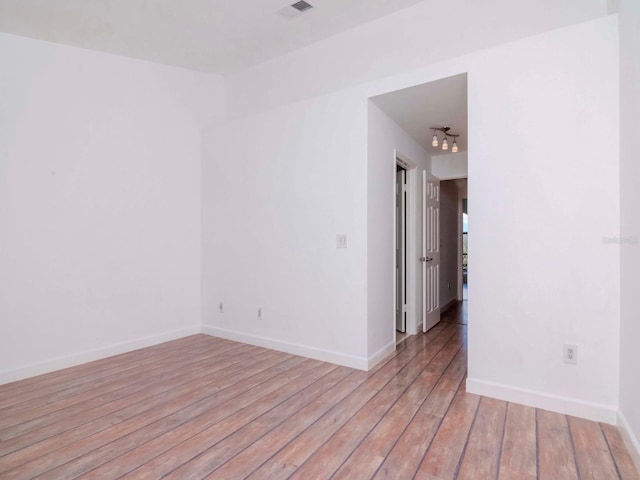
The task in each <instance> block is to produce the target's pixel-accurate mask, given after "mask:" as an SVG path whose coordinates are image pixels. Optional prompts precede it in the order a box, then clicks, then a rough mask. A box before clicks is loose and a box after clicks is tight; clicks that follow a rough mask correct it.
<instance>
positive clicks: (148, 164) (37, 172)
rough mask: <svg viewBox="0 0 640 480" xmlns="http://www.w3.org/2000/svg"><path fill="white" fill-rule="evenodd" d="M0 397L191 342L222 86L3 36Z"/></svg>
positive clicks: (121, 60)
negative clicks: (179, 339)
mask: <svg viewBox="0 0 640 480" xmlns="http://www.w3.org/2000/svg"><path fill="white" fill-rule="evenodd" d="M0 58H2V59H3V67H2V71H1V72H0V383H1V382H4V381H9V380H12V379H15V378H20V377H23V376H28V375H33V374H36V373H40V372H43V371H47V370H50V369H54V368H60V367H63V366H67V365H70V364H73V363H77V362H82V361H86V360H89V359H93V358H97V357H100V356H105V355H108V354H113V353H115V352H119V351H123V350H127V349H130V348H134V347H137V346H141V345H146V344H149V343H154V342H158V341H162V340H165V339H169V338H173V337H176V336H181V335H185V334H187V333H193V332H195V331H197V330H198V329H199V320H200V319H199V313H200V260H201V242H200V210H201V206H200V205H201V199H200V162H201V149H200V135H201V127H202V125H204V124H205V123H209V122H211V121H213V120H214V118H215V116H216V115H219V114H220V113H221V112H222V108H223V106H222V94H223V90H222V85H221V81H220V79H218V78H216V77H208V76H205V75H202V74H196V73H191V72H188V71H185V70H180V69H176V68H170V67H165V66H160V65H154V64H151V63H147V62H141V61H134V60H129V59H124V58H119V57H116V56H111V55H107V54H102V53H97V52H90V51H86V50H81V49H75V48H71V47H66V46H60V45H55V44H51V43H46V42H41V41H36V40H31V39H25V38H20V37H16V36H11V35H6V34H0Z"/></svg>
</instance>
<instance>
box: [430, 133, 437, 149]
mask: <svg viewBox="0 0 640 480" xmlns="http://www.w3.org/2000/svg"><path fill="white" fill-rule="evenodd" d="M431 146H432V147H437V146H438V136H437V135H434V136H433V140H431Z"/></svg>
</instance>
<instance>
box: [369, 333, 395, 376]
mask: <svg viewBox="0 0 640 480" xmlns="http://www.w3.org/2000/svg"><path fill="white" fill-rule="evenodd" d="M395 350H396V342H395V339H394V341H393V342H391V343H389V344H387V345H385V346H384V347H382V348H381V349H380V350H378V351H377V352H376V353H374V354H373V355H369V358H368V359H367V370H371V369H372V368H373V367H375V366H376V365H377V364H378V363H380V361H382V360H383V359H384V358H386V357H387V356H389V355H391V354H392V353H393V352H394V351H395Z"/></svg>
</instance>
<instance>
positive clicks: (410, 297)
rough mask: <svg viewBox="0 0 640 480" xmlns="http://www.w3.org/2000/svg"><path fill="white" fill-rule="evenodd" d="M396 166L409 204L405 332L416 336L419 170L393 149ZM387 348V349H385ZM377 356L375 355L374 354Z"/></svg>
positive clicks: (394, 211) (394, 333)
mask: <svg viewBox="0 0 640 480" xmlns="http://www.w3.org/2000/svg"><path fill="white" fill-rule="evenodd" d="M396 165H400V166H401V167H402V168H403V169H404V170H405V175H406V177H405V184H406V186H407V203H406V205H405V208H406V218H407V220H408V221H407V224H406V226H405V231H406V235H407V241H406V244H407V249H406V251H405V257H406V259H407V261H406V262H405V264H406V269H407V272H406V278H407V279H409V281H408V282H407V283H406V284H405V289H406V292H407V315H406V322H405V332H406V334H407V335H415V334H416V333H418V330H417V328H415V327H414V325H415V315H416V312H415V310H416V308H415V306H416V304H417V303H416V302H417V292H418V282H417V281H416V267H415V263H414V262H412V261H411V259H415V258H417V253H416V240H415V239H416V212H417V206H416V187H417V178H416V175H417V171H418V170H417V169H418V165H417V164H416V163H415V162H413V161H412V160H411V159H410V158H409V157H407V156H406V155H404V154H403V153H402V152H401V151H399V150H398V149H397V148H394V149H393V168H394V172H395V168H396ZM393 179H394V187H393V192H394V196H393V200H392V201H393V203H392V205H394V208H393V225H394V227H393V228H394V235H393V250H392V254H393V266H394V274H393V280H392V282H393V283H392V285H393V314H392V316H391V318H392V319H393V330H392V332H391V338H392V343H393V345H394V349H395V338H396V326H395V325H396V321H395V318H396V311H395V308H396V290H397V289H396V284H395V282H396V275H395V267H396V254H395V250H396V232H395V228H396V227H395V226H396V225H397V220H396V216H395V215H396V209H395V202H396V198H395V189H396V176H395V174H394V175H393ZM383 348H386V347H383ZM374 355H375V354H374Z"/></svg>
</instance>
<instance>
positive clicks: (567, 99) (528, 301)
mask: <svg viewBox="0 0 640 480" xmlns="http://www.w3.org/2000/svg"><path fill="white" fill-rule="evenodd" d="M617 35H618V30H617V18H616V17H615V16H613V17H608V18H606V19H603V20H599V21H595V22H589V23H586V24H582V25H579V26H575V27H571V28H566V29H562V30H558V31H555V32H551V33H549V34H545V35H541V36H538V37H535V38H532V39H528V40H523V41H521V42H517V43H514V44H511V45H505V46H503V47H500V48H498V49H495V50H491V51H488V52H486V54H484V55H478V56H477V58H475V59H474V60H475V61H474V65H473V68H472V69H471V70H470V72H469V77H468V78H469V131H470V134H469V145H470V150H469V198H470V199H471V202H470V204H469V222H470V223H469V232H470V234H469V255H470V257H471V258H473V268H472V269H470V271H469V275H470V277H469V278H470V280H469V296H470V299H471V300H470V302H469V317H470V325H469V377H468V380H467V386H468V388H469V390H470V391H473V392H476V393H488V394H490V395H494V396H504V397H507V398H510V399H513V400H516V401H518V400H519V401H521V402H524V403H533V404H537V405H539V406H542V407H547V408H551V409H557V410H566V411H570V412H571V413H574V414H578V415H582V416H587V417H591V418H596V419H601V420H604V421H608V422H614V421H615V411H616V406H617V401H618V395H617V390H618V367H619V315H620V313H619V304H620V294H619V278H620V269H619V248H618V246H617V245H608V244H604V243H603V236H613V235H616V233H617V232H618V231H619V226H620V224H619V215H618V212H619V211H620V210H619V208H620V207H619V205H620V198H619V183H620V180H619V175H620V170H619V161H618V158H619V149H618V142H617V141H616V139H617V138H618V134H619V128H618V126H619V121H618V111H619V104H618V101H619V86H618V78H619V76H618V45H617V43H618V40H617ZM550 125H552V127H553V128H551V129H550V128H549V126H550ZM556 127H557V129H558V130H557V131H556V130H555V128H556ZM560 132H561V133H562V134H560ZM595 132H597V134H595ZM496 133H499V135H498V134H496ZM565 343H567V344H575V345H577V346H578V365H577V366H571V365H565V364H564V363H563V356H562V355H563V344H565Z"/></svg>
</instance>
